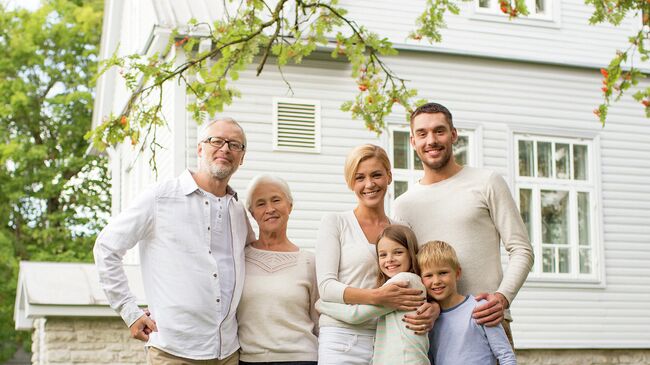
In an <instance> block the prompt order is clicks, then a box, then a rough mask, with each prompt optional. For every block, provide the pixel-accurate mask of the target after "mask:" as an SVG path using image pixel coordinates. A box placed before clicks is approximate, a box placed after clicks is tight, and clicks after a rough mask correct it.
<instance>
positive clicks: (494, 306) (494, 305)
mask: <svg viewBox="0 0 650 365" xmlns="http://www.w3.org/2000/svg"><path fill="white" fill-rule="evenodd" d="M474 299H476V300H477V301H478V300H482V299H485V300H487V303H483V304H481V305H479V306H476V308H474V313H473V314H472V317H474V319H476V323H478V324H483V325H486V326H488V327H494V326H498V325H499V323H501V321H503V316H504V313H505V310H506V309H507V308H508V307H509V306H510V303H508V300H507V299H506V297H504V296H503V294H501V293H498V292H497V293H492V294H490V293H480V294H478V295H476V296H474Z"/></svg>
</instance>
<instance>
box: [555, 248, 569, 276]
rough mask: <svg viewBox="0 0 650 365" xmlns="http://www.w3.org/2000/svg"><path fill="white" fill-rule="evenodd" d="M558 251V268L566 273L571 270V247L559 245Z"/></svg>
mask: <svg viewBox="0 0 650 365" xmlns="http://www.w3.org/2000/svg"><path fill="white" fill-rule="evenodd" d="M557 252H558V269H559V270H558V271H559V272H560V273H562V274H566V273H568V272H569V271H570V265H571V260H570V253H569V248H568V247H566V248H563V247H559V248H558V249H557Z"/></svg>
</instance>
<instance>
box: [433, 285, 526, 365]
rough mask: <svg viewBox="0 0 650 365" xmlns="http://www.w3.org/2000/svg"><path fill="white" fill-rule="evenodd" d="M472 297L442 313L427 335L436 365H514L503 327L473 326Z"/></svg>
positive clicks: (512, 353) (473, 306)
mask: <svg viewBox="0 0 650 365" xmlns="http://www.w3.org/2000/svg"><path fill="white" fill-rule="evenodd" d="M483 302H485V301H484V300H482V301H481V302H477V301H476V299H474V297H473V296H471V295H468V296H466V297H465V300H464V301H463V302H462V303H460V304H458V305H456V306H455V307H452V308H449V309H446V310H443V311H441V312H440V316H439V317H438V319H437V320H436V323H435V324H434V326H433V330H432V331H431V332H429V339H430V343H431V347H430V349H429V355H430V357H431V363H432V364H435V365H453V364H463V365H495V364H496V361H497V359H498V360H499V364H500V365H513V364H514V365H516V364H517V360H516V358H515V354H514V352H513V350H512V347H511V346H510V342H508V337H507V336H506V333H505V331H504V330H503V327H502V326H501V325H500V324H499V325H498V326H497V327H486V326H482V325H479V324H477V323H476V320H474V318H472V311H473V310H474V308H475V307H476V305H477V304H478V303H483Z"/></svg>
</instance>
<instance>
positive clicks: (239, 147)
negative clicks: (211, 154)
mask: <svg viewBox="0 0 650 365" xmlns="http://www.w3.org/2000/svg"><path fill="white" fill-rule="evenodd" d="M201 142H203V143H209V144H210V145H211V146H212V147H214V148H221V147H223V145H224V144H226V143H228V148H229V149H230V150H231V151H234V152H241V151H243V150H244V149H245V148H246V146H244V145H243V144H242V143H240V142H237V141H229V140H227V139H223V138H220V137H208V138H206V139H204V140H203V141H201Z"/></svg>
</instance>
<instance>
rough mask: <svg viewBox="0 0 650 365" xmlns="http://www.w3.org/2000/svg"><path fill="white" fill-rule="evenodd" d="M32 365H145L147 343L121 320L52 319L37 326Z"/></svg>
mask: <svg viewBox="0 0 650 365" xmlns="http://www.w3.org/2000/svg"><path fill="white" fill-rule="evenodd" d="M32 340H33V342H32V364H34V365H40V364H42V365H55V364H56V365H58V364H102V365H105V364H112V365H144V364H146V361H145V355H144V343H143V342H141V341H138V340H134V339H132V338H130V336H129V330H128V329H127V327H126V325H125V324H124V322H122V320H121V319H119V318H67V317H60V318H58V317H51V318H47V319H39V320H36V321H35V322H34V332H33V334H32Z"/></svg>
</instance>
